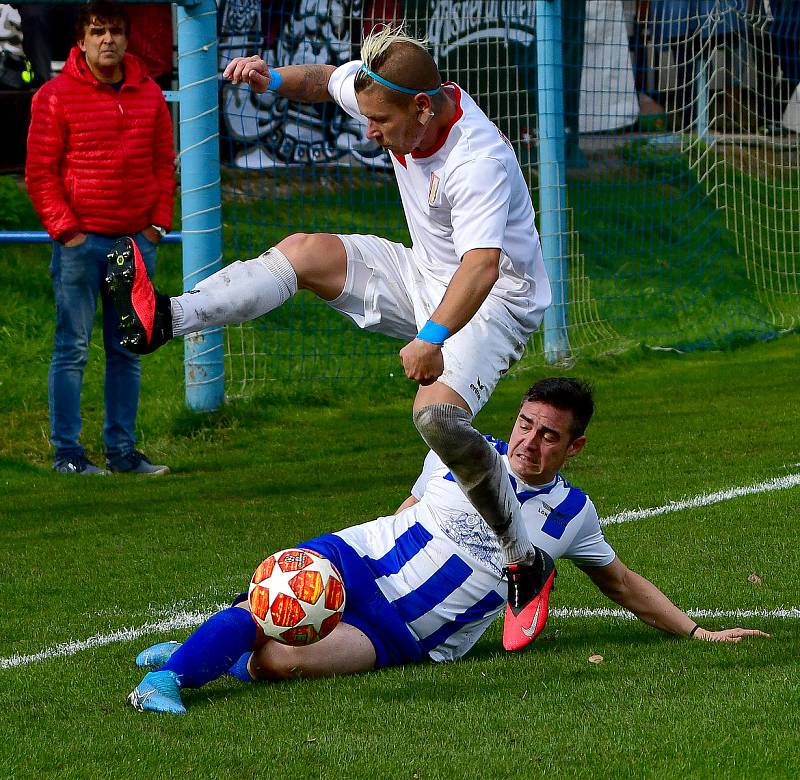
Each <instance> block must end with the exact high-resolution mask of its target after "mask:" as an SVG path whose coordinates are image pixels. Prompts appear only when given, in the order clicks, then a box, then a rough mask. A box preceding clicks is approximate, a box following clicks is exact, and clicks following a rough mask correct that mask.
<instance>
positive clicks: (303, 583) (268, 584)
mask: <svg viewBox="0 0 800 780" xmlns="http://www.w3.org/2000/svg"><path fill="white" fill-rule="evenodd" d="M247 597H248V603H249V604H250V613H251V614H252V616H253V620H255V621H256V623H258V625H259V626H260V627H261V629H262V630H263V631H264V633H265V634H266V635H267V636H268V637H270V638H271V639H276V640H277V641H278V642H282V643H283V644H285V645H295V646H301V645H310V644H313V643H314V642H317V641H318V640H320V639H322V638H323V637H324V636H327V635H328V634H330V632H331V631H333V629H334V628H335V627H336V624H337V623H338V622H339V620H341V617H342V613H343V612H344V600H345V594H344V584H343V583H342V575H341V574H339V572H338V571H337V570H336V567H335V566H334V565H333V564H332V563H331V562H330V561H329V560H328V559H327V558H323V557H322V556H321V555H318V554H317V553H315V552H312V551H311V550H301V549H296V548H293V549H289V550H281V551H280V552H276V553H275V554H274V555H270V556H269V558H267V559H266V560H265V561H264V562H263V563H262V564H261V565H260V566H259V567H258V568H257V569H256V571H255V574H253V578H252V579H251V580H250V589H249V591H248V594H247Z"/></svg>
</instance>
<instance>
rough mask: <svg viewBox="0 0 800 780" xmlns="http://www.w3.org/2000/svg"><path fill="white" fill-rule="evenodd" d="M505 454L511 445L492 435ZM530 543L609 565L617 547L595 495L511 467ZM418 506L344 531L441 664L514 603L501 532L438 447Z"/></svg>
mask: <svg viewBox="0 0 800 780" xmlns="http://www.w3.org/2000/svg"><path fill="white" fill-rule="evenodd" d="M487 438H488V439H489V441H490V442H491V443H492V444H493V445H494V446H495V448H496V449H497V450H498V452H499V453H500V454H501V455H502V456H503V461H504V463H505V464H506V468H508V459H507V457H506V451H507V449H508V445H507V444H506V443H505V442H502V441H499V440H496V439H493V438H491V437H487ZM509 479H511V481H512V484H513V485H514V489H515V491H516V493H517V496H518V497H519V499H520V503H521V505H522V514H523V518H524V519H525V522H526V524H527V526H528V533H529V534H530V536H531V541H532V542H533V543H534V544H535V545H536V546H537V547H540V548H541V549H543V550H546V551H547V552H548V553H549V554H550V555H551V556H552V557H553V558H554V559H557V558H569V559H572V560H574V561H575V562H576V563H580V564H586V565H589V566H605V565H607V564H609V563H611V561H613V560H614V557H615V556H614V551H613V549H612V548H611V546H610V545H609V544H608V542H606V540H605V538H604V537H603V533H602V531H601V530H600V524H599V520H598V516H597V511H596V510H595V508H594V504H592V502H591V501H590V500H589V497H588V496H587V495H586V494H585V493H584V492H583V491H581V490H579V489H578V488H576V487H573V486H572V485H570V484H569V483H568V482H567V481H566V480H565V479H564V478H563V477H562V476H561V475H560V474H559V475H558V476H556V478H555V480H553V482H552V483H551V484H549V485H544V486H528V485H524V484H522V483H519V482H518V481H517V480H516V479H515V477H514V476H513V475H512V474H509ZM412 494H413V495H414V497H415V498H417V499H418V501H419V503H417V504H415V505H413V506H411V507H409V508H408V509H406V510H404V511H403V512H400V513H399V514H397V515H390V516H388V517H380V518H378V519H377V520H373V521H371V522H368V523H364V524H362V525H358V526H354V527H352V528H347V529H345V530H343V531H339V532H338V533H337V536H339V537H340V538H342V539H343V540H344V541H345V542H346V543H347V544H348V545H350V546H351V547H352V548H353V549H354V550H355V551H356V552H357V553H358V554H359V555H360V556H361V558H362V560H363V561H364V562H365V563H366V564H367V566H368V567H369V568H370V570H371V571H372V573H373V575H374V576H375V581H376V583H377V585H378V587H379V588H380V590H381V592H382V593H383V595H384V596H385V597H386V598H387V600H388V601H389V602H391V604H392V606H393V607H394V608H395V609H396V610H397V612H398V613H399V615H400V616H401V617H402V618H403V620H404V621H405V623H406V625H407V626H408V628H409V630H410V631H411V632H412V634H413V635H414V636H415V637H416V638H417V641H418V642H419V643H420V647H421V648H422V650H423V651H424V652H425V653H427V654H428V655H429V656H430V658H431V659H432V660H434V661H450V660H454V659H456V658H460V657H461V656H463V655H464V654H465V653H466V652H467V651H468V650H469V649H470V648H471V647H472V646H473V645H474V644H475V642H477V641H478V639H479V638H480V636H481V634H483V632H484V631H485V630H486V629H487V628H488V626H489V624H490V623H491V622H492V621H493V620H494V619H495V618H496V617H497V616H498V615H499V614H500V613H501V611H502V610H503V607H504V605H505V601H506V594H507V589H506V583H505V581H504V580H503V579H502V569H503V565H504V559H503V553H502V550H501V549H500V546H499V544H498V542H497V538H496V536H495V534H494V532H493V531H492V530H491V528H489V526H488V525H487V524H486V523H485V522H484V520H483V518H482V517H480V515H479V514H478V513H477V512H476V511H475V509H474V508H473V506H472V504H470V502H469V501H468V500H467V498H466V496H465V495H464V494H463V493H462V491H461V488H460V487H459V486H458V484H457V483H456V482H455V480H454V479H453V477H452V475H451V474H450V472H449V470H448V468H447V467H446V466H445V465H444V464H443V463H442V461H441V460H440V459H439V457H438V456H437V455H436V454H435V453H433V452H430V453H429V454H428V456H427V458H426V459H425V465H424V467H423V470H422V473H421V474H420V476H419V477H418V479H417V481H416V482H415V484H414V487H413V489H412Z"/></svg>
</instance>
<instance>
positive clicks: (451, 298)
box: [400, 248, 500, 385]
mask: <svg viewBox="0 0 800 780" xmlns="http://www.w3.org/2000/svg"><path fill="white" fill-rule="evenodd" d="M499 268H500V250H499V249H491V248H489V249H471V250H470V251H469V252H466V253H465V254H464V257H463V258H462V259H461V265H460V267H459V268H458V270H457V271H456V272H455V273H454V274H453V278H452V279H451V280H450V284H449V285H448V287H447V291H446V292H445V294H444V297H443V298H442V301H441V303H440V304H439V305H438V306H437V307H436V309H435V310H434V312H433V314H431V320H433V321H434V322H436V323H438V324H439V325H444V326H445V327H446V328H447V329H448V330H449V331H450V335H451V336H452V335H453V334H454V333H457V332H458V331H459V330H461V328H463V327H464V326H465V325H466V324H467V323H468V322H469V321H470V320H471V319H472V318H473V317H474V316H475V313H476V312H477V311H478V309H480V307H481V304H482V303H483V302H484V301H485V300H486V296H487V295H489V292H490V291H491V289H492V287H493V286H494V284H495V282H496V281H497V279H498V277H499V274H500V270H499ZM400 359H401V360H402V361H403V369H404V370H405V372H406V376H407V377H408V378H409V379H413V380H414V381H415V382H419V383H420V384H422V385H428V384H430V383H431V382H435V381H436V380H437V379H438V378H439V377H440V376H441V375H442V372H443V371H444V360H443V358H442V350H441V347H440V346H439V345H437V344H431V343H430V342H427V341H423V340H422V339H414V340H413V341H411V342H410V343H408V344H406V346H405V347H403V349H401V350H400Z"/></svg>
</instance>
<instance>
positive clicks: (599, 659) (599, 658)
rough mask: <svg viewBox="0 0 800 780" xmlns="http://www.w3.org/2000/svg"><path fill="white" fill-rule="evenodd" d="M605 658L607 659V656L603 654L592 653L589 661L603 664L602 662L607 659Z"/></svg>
mask: <svg viewBox="0 0 800 780" xmlns="http://www.w3.org/2000/svg"><path fill="white" fill-rule="evenodd" d="M605 660H606V659H605V658H603V656H602V655H590V656H589V663H590V664H601V663H603V661H605Z"/></svg>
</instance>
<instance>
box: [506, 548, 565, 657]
mask: <svg viewBox="0 0 800 780" xmlns="http://www.w3.org/2000/svg"><path fill="white" fill-rule="evenodd" d="M504 572H505V575H506V579H507V580H508V604H507V605H506V617H505V621H504V622H503V647H504V648H505V649H506V650H521V649H522V648H523V647H525V646H526V645H529V644H530V643H531V642H533V640H534V639H536V637H537V636H538V635H539V634H540V633H541V631H542V629H543V628H544V624H545V623H546V622H547V607H548V603H549V601H550V591H551V590H552V589H553V582H554V580H555V578H556V567H555V564H554V563H553V559H552V558H551V557H550V556H549V555H548V554H547V553H546V552H544V550H539V549H538V548H537V549H536V550H535V551H534V552H533V553H531V555H530V556H528V558H526V559H525V560H524V561H520V562H519V563H511V564H509V565H508V566H506V568H505V569H504Z"/></svg>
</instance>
